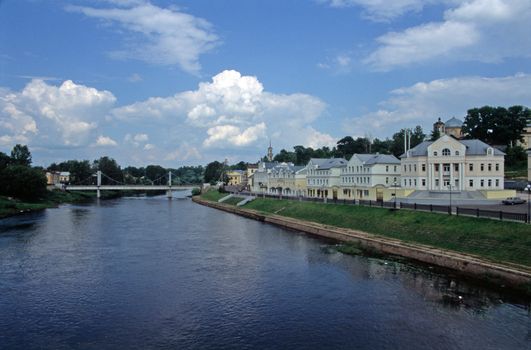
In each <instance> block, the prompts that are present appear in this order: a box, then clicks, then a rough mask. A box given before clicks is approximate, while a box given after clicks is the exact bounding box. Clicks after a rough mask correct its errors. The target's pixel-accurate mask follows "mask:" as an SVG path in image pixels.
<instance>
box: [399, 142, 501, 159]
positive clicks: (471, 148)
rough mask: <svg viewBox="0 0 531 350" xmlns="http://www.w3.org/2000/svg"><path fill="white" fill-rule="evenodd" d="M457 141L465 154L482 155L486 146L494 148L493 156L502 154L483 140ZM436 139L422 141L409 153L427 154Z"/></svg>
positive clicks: (413, 154)
mask: <svg viewBox="0 0 531 350" xmlns="http://www.w3.org/2000/svg"><path fill="white" fill-rule="evenodd" d="M456 141H457V142H460V143H462V144H464V145H465V146H466V155H467V156H478V155H484V154H487V148H489V147H491V148H492V149H493V150H494V153H493V154H494V155H495V156H500V155H504V154H505V153H503V152H502V151H500V150H499V149H497V148H494V147H492V146H489V145H488V144H486V143H485V142H483V141H481V140H456ZM434 142H437V141H423V142H421V143H419V144H418V145H416V146H415V147H413V148H412V149H410V150H409V155H410V156H411V157H421V156H426V155H427V154H428V147H429V146H430V145H431V144H432V143H434ZM405 156H406V154H405V153H404V154H402V155H401V156H400V158H403V157H405Z"/></svg>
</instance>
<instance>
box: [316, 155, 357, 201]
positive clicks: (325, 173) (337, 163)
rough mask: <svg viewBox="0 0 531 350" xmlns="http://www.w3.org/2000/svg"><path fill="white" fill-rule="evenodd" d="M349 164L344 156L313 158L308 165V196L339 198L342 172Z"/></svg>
mask: <svg viewBox="0 0 531 350" xmlns="http://www.w3.org/2000/svg"><path fill="white" fill-rule="evenodd" d="M346 166H347V161H346V160H345V159H343V158H330V159H323V158H312V159H310V161H309V162H308V164H307V165H306V168H307V169H306V185H307V187H308V189H307V196H308V197H317V198H330V199H338V198H339V195H340V194H339V193H340V187H341V172H342V169H343V168H345V167H346Z"/></svg>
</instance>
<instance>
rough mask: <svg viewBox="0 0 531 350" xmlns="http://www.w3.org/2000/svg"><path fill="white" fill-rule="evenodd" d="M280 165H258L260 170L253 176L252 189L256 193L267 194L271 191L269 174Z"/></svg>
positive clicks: (263, 163)
mask: <svg viewBox="0 0 531 350" xmlns="http://www.w3.org/2000/svg"><path fill="white" fill-rule="evenodd" d="M276 165H278V162H264V161H261V162H259V163H258V169H256V171H255V172H254V173H253V175H252V176H251V181H250V188H251V192H254V193H267V192H268V189H269V187H270V186H269V173H270V172H271V169H272V168H273V167H275V166H276Z"/></svg>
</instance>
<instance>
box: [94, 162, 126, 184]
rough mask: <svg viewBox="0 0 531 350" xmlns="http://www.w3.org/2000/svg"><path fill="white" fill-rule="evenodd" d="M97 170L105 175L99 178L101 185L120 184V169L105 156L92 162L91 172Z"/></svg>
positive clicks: (121, 176)
mask: <svg viewBox="0 0 531 350" xmlns="http://www.w3.org/2000/svg"><path fill="white" fill-rule="evenodd" d="M97 170H99V171H101V172H102V173H103V174H105V176H102V178H101V183H102V185H115V184H116V182H122V181H123V179H124V176H123V173H122V169H120V166H119V165H118V163H116V161H115V160H114V159H112V158H109V157H107V156H105V157H101V158H100V159H98V160H95V161H94V164H93V171H94V172H96V171H97ZM111 179H112V180H111Z"/></svg>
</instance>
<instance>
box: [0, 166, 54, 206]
mask: <svg viewBox="0 0 531 350" xmlns="http://www.w3.org/2000/svg"><path fill="white" fill-rule="evenodd" d="M0 192H1V193H0V194H3V195H7V196H13V197H16V198H20V199H24V200H34V199H38V198H41V197H43V196H44V195H45V194H46V177H45V176H44V174H43V173H42V171H40V170H37V169H33V168H30V167H27V166H24V165H10V166H8V167H7V168H5V169H4V170H3V171H2V172H1V173H0Z"/></svg>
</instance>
